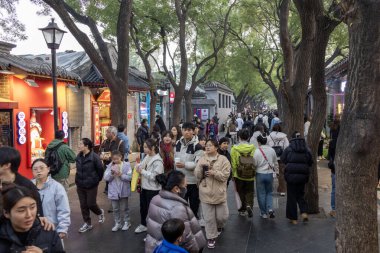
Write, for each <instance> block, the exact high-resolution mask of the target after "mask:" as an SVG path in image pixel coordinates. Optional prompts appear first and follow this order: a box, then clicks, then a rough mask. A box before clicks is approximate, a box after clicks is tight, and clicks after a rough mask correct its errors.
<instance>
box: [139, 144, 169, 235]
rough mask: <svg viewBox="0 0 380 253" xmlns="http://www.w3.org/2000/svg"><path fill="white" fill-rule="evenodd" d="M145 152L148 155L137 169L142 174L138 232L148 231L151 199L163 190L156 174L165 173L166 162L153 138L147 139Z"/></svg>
mask: <svg viewBox="0 0 380 253" xmlns="http://www.w3.org/2000/svg"><path fill="white" fill-rule="evenodd" d="M144 153H145V154H146V156H145V158H144V160H143V161H142V162H141V164H140V165H139V166H138V167H137V169H136V170H137V172H138V173H140V175H141V192H140V216H141V223H140V225H139V226H138V227H137V228H136V229H135V233H136V234H138V233H142V232H145V231H147V227H146V216H147V215H148V209H149V204H150V201H151V200H152V198H153V197H154V196H156V195H157V194H158V192H159V191H160V190H161V185H160V184H159V183H158V182H157V180H156V176H157V175H159V174H162V173H164V164H163V161H162V158H161V156H160V154H159V149H158V144H157V143H156V142H155V141H154V140H153V139H147V140H146V141H145V143H144Z"/></svg>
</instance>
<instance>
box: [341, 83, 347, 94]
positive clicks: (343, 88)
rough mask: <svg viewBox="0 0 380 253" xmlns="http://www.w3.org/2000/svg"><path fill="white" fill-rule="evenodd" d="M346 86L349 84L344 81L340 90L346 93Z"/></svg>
mask: <svg viewBox="0 0 380 253" xmlns="http://www.w3.org/2000/svg"><path fill="white" fill-rule="evenodd" d="M346 84H347V81H342V82H341V83H340V90H341V91H342V92H344V90H345V89H346Z"/></svg>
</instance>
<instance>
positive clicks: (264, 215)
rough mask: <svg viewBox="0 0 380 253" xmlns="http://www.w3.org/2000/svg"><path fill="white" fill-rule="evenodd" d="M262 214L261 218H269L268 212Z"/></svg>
mask: <svg viewBox="0 0 380 253" xmlns="http://www.w3.org/2000/svg"><path fill="white" fill-rule="evenodd" d="M260 216H261V218H263V219H268V215H266V214H260Z"/></svg>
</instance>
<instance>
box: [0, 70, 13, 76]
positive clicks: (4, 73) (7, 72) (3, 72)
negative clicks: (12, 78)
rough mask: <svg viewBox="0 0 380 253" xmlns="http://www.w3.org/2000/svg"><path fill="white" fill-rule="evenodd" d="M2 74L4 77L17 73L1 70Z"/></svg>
mask: <svg viewBox="0 0 380 253" xmlns="http://www.w3.org/2000/svg"><path fill="white" fill-rule="evenodd" d="M0 74H3V75H14V74H15V73H14V72H12V71H9V70H0Z"/></svg>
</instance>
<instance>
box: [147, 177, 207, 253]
mask: <svg viewBox="0 0 380 253" xmlns="http://www.w3.org/2000/svg"><path fill="white" fill-rule="evenodd" d="M156 179H157V181H158V182H159V183H160V184H161V185H162V190H161V191H160V192H159V194H158V195H156V196H155V197H154V198H153V199H152V201H151V202H150V206H149V212H148V217H147V227H148V233H147V237H146V241H145V252H153V250H154V248H156V247H157V246H158V245H160V244H161V242H162V241H163V239H164V237H163V235H162V233H161V226H162V224H164V222H165V221H166V220H168V219H173V218H178V219H180V220H182V221H183V222H184V223H185V232H184V234H183V235H182V239H181V240H180V241H181V242H180V244H179V246H180V247H182V248H184V249H186V250H187V251H188V252H190V253H198V252H202V249H203V248H204V247H205V246H206V239H205V237H204V235H203V232H202V229H201V227H200V226H199V223H198V220H197V218H196V217H195V215H194V213H193V211H192V210H191V208H190V206H189V203H188V202H187V201H186V200H185V199H184V196H185V194H186V191H187V187H186V186H187V180H186V177H185V174H183V173H182V172H181V171H178V170H173V171H171V172H170V173H169V174H167V175H164V174H161V175H158V176H157V177H156Z"/></svg>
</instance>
